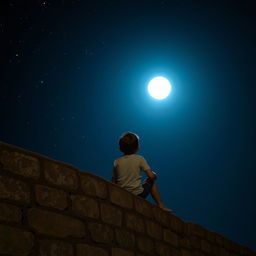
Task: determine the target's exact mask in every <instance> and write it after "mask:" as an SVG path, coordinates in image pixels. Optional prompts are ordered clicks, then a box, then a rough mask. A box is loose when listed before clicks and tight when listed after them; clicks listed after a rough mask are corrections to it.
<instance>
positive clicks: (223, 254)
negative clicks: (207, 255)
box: [219, 247, 247, 256]
mask: <svg viewBox="0 0 256 256" xmlns="http://www.w3.org/2000/svg"><path fill="white" fill-rule="evenodd" d="M219 252H220V254H219V256H229V252H228V251H227V250H226V249H225V248H222V247H221V248H220V251H219ZM246 256H247V255H246Z"/></svg>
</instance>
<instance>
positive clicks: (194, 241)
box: [190, 236, 201, 249]
mask: <svg viewBox="0 0 256 256" xmlns="http://www.w3.org/2000/svg"><path fill="white" fill-rule="evenodd" d="M190 245H191V248H193V249H201V240H200V239H199V238H198V237H196V236H191V237H190Z"/></svg>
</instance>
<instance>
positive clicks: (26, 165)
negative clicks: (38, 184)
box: [0, 150, 40, 179]
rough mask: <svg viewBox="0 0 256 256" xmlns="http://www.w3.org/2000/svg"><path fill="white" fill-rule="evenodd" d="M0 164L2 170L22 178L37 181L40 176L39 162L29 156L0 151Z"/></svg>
mask: <svg viewBox="0 0 256 256" xmlns="http://www.w3.org/2000/svg"><path fill="white" fill-rule="evenodd" d="M0 163H2V165H3V168H4V169H6V170H8V171H10V172H12V173H16V174H19V175H22V176H24V177H29V178H34V179H38V178H39V176H40V171H39V161H38V159H37V158H35V157H32V156H30V155H24V154H22V153H19V152H9V151H5V150H3V151H0Z"/></svg>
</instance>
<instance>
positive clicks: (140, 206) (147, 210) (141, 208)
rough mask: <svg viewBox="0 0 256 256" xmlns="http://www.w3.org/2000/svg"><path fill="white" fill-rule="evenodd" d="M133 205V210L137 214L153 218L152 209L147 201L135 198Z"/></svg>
mask: <svg viewBox="0 0 256 256" xmlns="http://www.w3.org/2000/svg"><path fill="white" fill-rule="evenodd" d="M134 205H135V210H136V211H137V212H138V213H141V214H142V215H144V216H147V217H149V218H151V217H153V211H152V210H153V207H152V205H151V204H150V203H149V202H148V201H146V200H144V199H142V198H140V197H136V198H135V200H134Z"/></svg>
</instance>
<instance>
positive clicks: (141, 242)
mask: <svg viewBox="0 0 256 256" xmlns="http://www.w3.org/2000/svg"><path fill="white" fill-rule="evenodd" d="M136 243H137V247H138V249H139V250H140V251H141V252H142V253H146V254H147V253H148V254H150V255H154V242H153V240H152V239H150V238H148V237H146V236H137V237H136Z"/></svg>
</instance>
